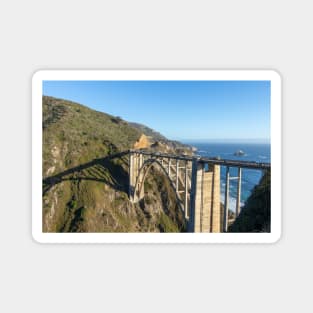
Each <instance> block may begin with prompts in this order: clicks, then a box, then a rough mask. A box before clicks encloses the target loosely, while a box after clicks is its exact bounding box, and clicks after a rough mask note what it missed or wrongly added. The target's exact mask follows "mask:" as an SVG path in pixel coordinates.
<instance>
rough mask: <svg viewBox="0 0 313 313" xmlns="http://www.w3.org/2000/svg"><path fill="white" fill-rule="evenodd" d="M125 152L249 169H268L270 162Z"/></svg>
mask: <svg viewBox="0 0 313 313" xmlns="http://www.w3.org/2000/svg"><path fill="white" fill-rule="evenodd" d="M127 153H139V154H142V155H147V156H150V157H158V158H166V159H169V158H170V159H175V160H183V161H193V160H197V162H199V163H210V164H216V165H222V166H228V167H241V168H249V169H258V170H260V169H270V168H271V164H270V163H261V162H253V161H239V160H228V159H219V158H205V157H200V156H184V155H177V154H169V153H159V152H149V151H146V150H128V152H127Z"/></svg>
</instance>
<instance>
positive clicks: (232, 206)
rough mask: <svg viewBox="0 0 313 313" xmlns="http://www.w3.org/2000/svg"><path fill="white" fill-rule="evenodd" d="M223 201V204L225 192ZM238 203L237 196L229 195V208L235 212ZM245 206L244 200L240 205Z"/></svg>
mask: <svg viewBox="0 0 313 313" xmlns="http://www.w3.org/2000/svg"><path fill="white" fill-rule="evenodd" d="M221 202H222V203H223V205H224V204H225V194H223V193H222V194H221ZM236 203H237V200H236V198H234V197H232V196H230V195H229V204H228V208H229V209H230V210H231V211H233V212H235V211H236ZM243 206H244V202H242V201H241V202H240V207H243Z"/></svg>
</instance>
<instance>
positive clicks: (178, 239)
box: [32, 70, 281, 243]
mask: <svg viewBox="0 0 313 313" xmlns="http://www.w3.org/2000/svg"><path fill="white" fill-rule="evenodd" d="M44 80H269V81H271V214H272V216H271V233H215V234H214V233H179V234H177V233H175V234H173V233H170V234H167V233H166V234H155V233H43V232H42V82H43V81H44ZM32 174H33V175H32V235H33V238H34V239H35V240H36V241H37V242H40V243H274V242H276V241H278V240H279V239H280V236H281V78H280V75H279V74H278V73H277V72H276V71H273V70H41V71H38V72H36V73H35V74H34V75H33V79H32Z"/></svg>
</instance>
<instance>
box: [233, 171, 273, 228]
mask: <svg viewBox="0 0 313 313" xmlns="http://www.w3.org/2000/svg"><path fill="white" fill-rule="evenodd" d="M270 231H271V173H270V171H267V172H265V174H264V175H263V177H262V178H261V181H260V183H259V184H258V185H257V186H256V187H255V188H254V189H253V191H252V193H251V195H250V197H249V198H248V200H247V201H246V203H245V205H244V207H243V208H242V210H241V212H240V214H239V216H238V217H237V219H236V220H235V222H234V223H233V224H232V225H231V226H230V227H229V232H244V233H247V232H270Z"/></svg>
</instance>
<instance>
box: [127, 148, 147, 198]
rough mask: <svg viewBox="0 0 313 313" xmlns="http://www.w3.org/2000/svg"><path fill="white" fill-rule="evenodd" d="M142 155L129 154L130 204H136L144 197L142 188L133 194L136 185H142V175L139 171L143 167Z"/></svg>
mask: <svg viewBox="0 0 313 313" xmlns="http://www.w3.org/2000/svg"><path fill="white" fill-rule="evenodd" d="M143 162H144V160H143V155H142V154H139V153H130V154H129V190H128V194H129V199H130V201H131V202H138V201H140V200H141V199H142V198H143V197H144V188H139V189H138V192H139V193H136V194H135V186H136V183H138V182H139V185H140V186H141V184H142V183H143V173H142V172H140V169H141V167H142V165H143Z"/></svg>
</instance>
